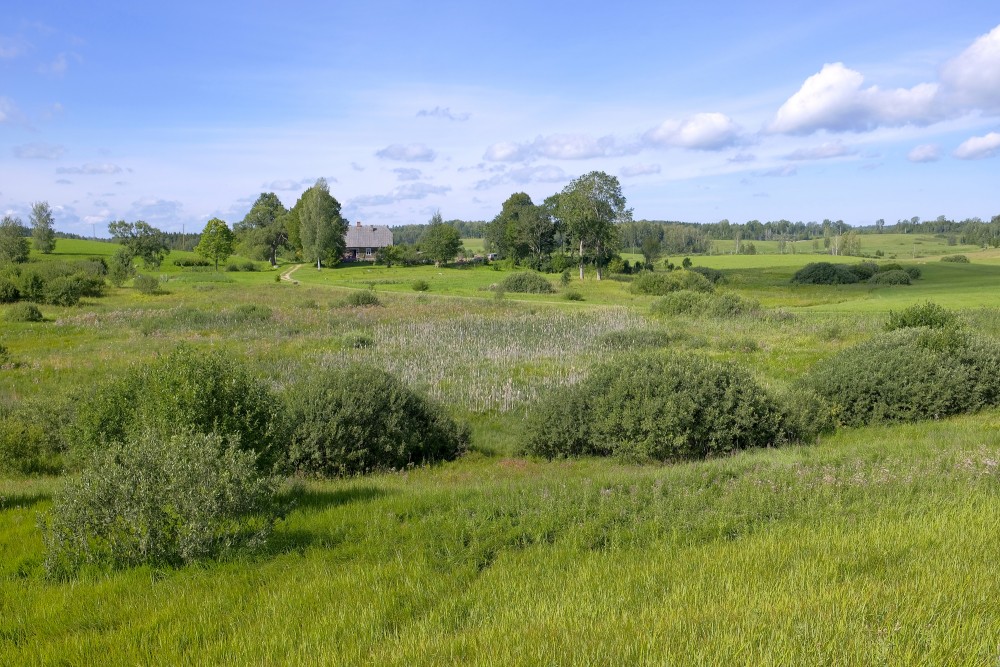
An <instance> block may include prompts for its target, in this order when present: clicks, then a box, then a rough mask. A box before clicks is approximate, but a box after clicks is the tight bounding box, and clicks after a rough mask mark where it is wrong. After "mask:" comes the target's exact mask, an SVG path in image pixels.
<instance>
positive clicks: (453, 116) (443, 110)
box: [417, 107, 472, 122]
mask: <svg viewBox="0 0 1000 667" xmlns="http://www.w3.org/2000/svg"><path fill="white" fill-rule="evenodd" d="M421 116H429V117H431V118H444V119H445V120H451V121H456V122H462V121H466V120H469V118H470V117H471V116H472V114H470V113H469V112H468V111H463V112H460V113H455V112H453V111H452V110H451V109H450V108H448V107H434V108H433V109H421V110H420V111H418V112H417V117H421Z"/></svg>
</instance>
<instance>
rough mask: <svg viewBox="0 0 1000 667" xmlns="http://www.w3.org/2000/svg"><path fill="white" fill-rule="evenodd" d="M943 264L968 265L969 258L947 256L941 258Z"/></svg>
mask: <svg viewBox="0 0 1000 667" xmlns="http://www.w3.org/2000/svg"><path fill="white" fill-rule="evenodd" d="M941 261H942V262H953V263H955V264H968V263H969V258H968V257H966V256H965V255H947V256H945V257H942V258H941Z"/></svg>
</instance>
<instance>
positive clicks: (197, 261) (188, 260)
mask: <svg viewBox="0 0 1000 667" xmlns="http://www.w3.org/2000/svg"><path fill="white" fill-rule="evenodd" d="M174 266H179V267H182V268H191V267H195V266H212V263H211V262H210V261H208V260H207V259H205V258H204V257H178V258H177V259H175V260H174Z"/></svg>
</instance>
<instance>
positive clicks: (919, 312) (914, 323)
mask: <svg viewBox="0 0 1000 667" xmlns="http://www.w3.org/2000/svg"><path fill="white" fill-rule="evenodd" d="M955 321H956V316H955V313H954V312H953V311H951V310H948V309H947V308H945V307H944V306H940V305H938V304H936V303H933V302H931V301H928V302H926V303H918V304H914V305H912V306H910V307H909V308H905V309H903V310H902V311H900V312H898V313H897V312H895V311H893V310H890V311H889V321H888V322H886V325H885V329H886V331H895V330H896V329H906V328H908V327H930V328H933V329H942V328H944V327H948V326H951V325H953V324H954V323H955Z"/></svg>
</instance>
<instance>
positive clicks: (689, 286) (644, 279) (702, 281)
mask: <svg viewBox="0 0 1000 667" xmlns="http://www.w3.org/2000/svg"><path fill="white" fill-rule="evenodd" d="M631 289H632V292H633V293H635V294H653V295H656V296H664V295H666V294H670V293H671V292H679V291H681V290H689V291H692V292H711V291H712V289H713V287H712V282H711V281H710V280H709V279H708V278H706V277H705V276H703V275H701V274H700V273H696V272H694V271H687V270H680V271H671V272H670V273H651V272H648V271H647V272H644V273H642V274H641V275H639V276H638V277H636V279H635V280H633V281H632V288H631Z"/></svg>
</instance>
